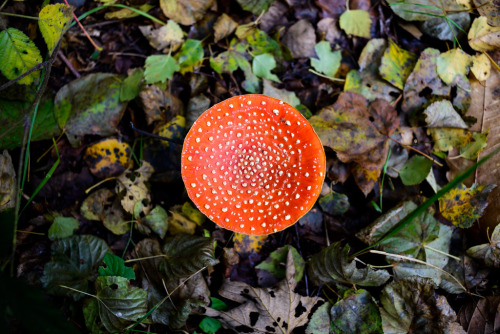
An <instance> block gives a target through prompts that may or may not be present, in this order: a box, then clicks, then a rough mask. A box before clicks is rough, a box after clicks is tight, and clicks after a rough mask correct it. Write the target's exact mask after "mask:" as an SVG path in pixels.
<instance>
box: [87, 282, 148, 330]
mask: <svg viewBox="0 0 500 334" xmlns="http://www.w3.org/2000/svg"><path fill="white" fill-rule="evenodd" d="M95 288H96V295H97V297H98V298H99V300H98V302H96V303H95V305H96V306H97V307H98V309H99V317H100V318H101V321H102V323H103V325H104V327H106V329H107V330H108V331H109V332H117V331H120V330H122V329H123V328H125V327H126V326H127V325H129V324H131V323H133V322H135V321H137V320H139V319H140V318H141V317H142V316H144V315H145V314H146V312H147V311H148V305H147V292H146V291H145V290H142V289H140V288H137V287H132V286H130V282H129V280H128V279H126V278H124V277H118V276H100V277H98V278H97V279H96V281H95Z"/></svg>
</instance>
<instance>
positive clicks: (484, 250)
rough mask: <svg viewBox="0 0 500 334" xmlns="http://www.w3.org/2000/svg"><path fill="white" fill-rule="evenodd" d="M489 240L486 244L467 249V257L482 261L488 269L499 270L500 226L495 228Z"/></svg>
mask: <svg viewBox="0 0 500 334" xmlns="http://www.w3.org/2000/svg"><path fill="white" fill-rule="evenodd" d="M489 240H490V242H489V243H487V244H482V245H478V246H474V247H471V248H469V249H468V250H467V255H469V256H471V257H473V258H475V259H478V260H482V261H483V262H484V264H485V265H486V266H488V267H494V268H500V224H498V225H497V226H496V227H495V229H494V230H493V233H492V234H491V237H490V238H489Z"/></svg>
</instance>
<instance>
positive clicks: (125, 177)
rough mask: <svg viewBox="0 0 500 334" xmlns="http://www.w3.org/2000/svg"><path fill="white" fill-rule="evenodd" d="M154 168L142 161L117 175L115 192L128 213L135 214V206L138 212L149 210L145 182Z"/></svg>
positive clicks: (149, 200)
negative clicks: (140, 163)
mask: <svg viewBox="0 0 500 334" xmlns="http://www.w3.org/2000/svg"><path fill="white" fill-rule="evenodd" d="M153 172H154V169H153V167H151V165H150V164H149V163H148V162H146V161H143V162H142V166H141V167H139V168H138V169H137V170H135V171H129V170H128V171H125V172H124V173H123V174H121V175H120V176H118V178H117V181H118V182H117V183H116V193H117V194H121V195H122V196H123V197H122V199H121V203H122V206H123V209H125V211H127V212H128V213H130V214H134V215H135V217H138V216H137V213H138V212H137V210H136V209H137V207H136V206H139V212H142V213H144V214H145V215H147V214H148V213H149V211H150V210H151V195H150V193H149V191H148V188H147V186H146V184H145V182H146V181H147V180H149V178H150V176H151V175H152V174H153Z"/></svg>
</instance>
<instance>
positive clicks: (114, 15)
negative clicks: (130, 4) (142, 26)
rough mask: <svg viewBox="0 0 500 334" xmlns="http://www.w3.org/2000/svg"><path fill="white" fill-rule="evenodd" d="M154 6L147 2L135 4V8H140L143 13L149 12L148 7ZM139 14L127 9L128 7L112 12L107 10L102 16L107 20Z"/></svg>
mask: <svg viewBox="0 0 500 334" xmlns="http://www.w3.org/2000/svg"><path fill="white" fill-rule="evenodd" d="M134 7H136V6H134ZM152 8H154V6H151V5H149V4H144V5H142V6H137V9H138V10H140V11H143V12H145V13H147V12H149V10H150V9H152ZM139 15H141V14H139V13H137V12H135V11H133V10H131V9H128V8H122V9H120V10H117V11H114V12H107V13H106V14H105V15H104V18H106V19H108V20H112V19H129V18H131V17H136V16H139Z"/></svg>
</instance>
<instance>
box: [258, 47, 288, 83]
mask: <svg viewBox="0 0 500 334" xmlns="http://www.w3.org/2000/svg"><path fill="white" fill-rule="evenodd" d="M275 67H276V60H274V57H273V56H272V55H270V54H269V53H264V54H261V55H258V56H255V58H254V59H253V62H252V70H253V73H254V74H255V75H256V76H258V77H260V78H264V79H269V80H272V81H275V82H281V81H280V79H278V77H277V76H276V74H272V73H271V70H272V69H274V68H275Z"/></svg>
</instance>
